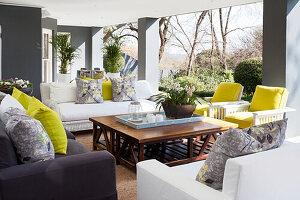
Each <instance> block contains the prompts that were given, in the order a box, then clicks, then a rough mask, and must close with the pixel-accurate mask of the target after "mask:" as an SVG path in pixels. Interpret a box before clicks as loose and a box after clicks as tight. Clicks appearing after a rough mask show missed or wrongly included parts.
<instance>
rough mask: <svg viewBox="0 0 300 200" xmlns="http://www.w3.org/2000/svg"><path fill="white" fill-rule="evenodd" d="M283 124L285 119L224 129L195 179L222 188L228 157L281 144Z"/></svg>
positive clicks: (285, 123)
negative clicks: (243, 127) (241, 127)
mask: <svg viewBox="0 0 300 200" xmlns="http://www.w3.org/2000/svg"><path fill="white" fill-rule="evenodd" d="M286 126H287V120H286V119H285V120H280V121H276V122H270V123H267V124H262V125H259V126H254V127H250V128H247V129H243V130H240V129H230V130H228V131H227V132H225V133H224V134H222V135H221V136H219V137H218V138H217V141H216V142H215V143H214V145H213V147H212V150H211V152H210V153H209V154H208V156H207V158H206V161H205V163H204V164H203V166H202V167H201V169H200V171H199V173H198V175H197V177H196V180H197V181H199V182H201V183H203V184H206V185H208V186H210V187H212V188H214V189H217V190H218V189H222V185H223V177H224V171H225V164H226V161H227V160H228V159H229V158H235V157H238V156H243V155H247V154H251V153H255V152H260V151H264V150H268V149H272V148H277V147H279V146H281V144H282V143H283V141H284V138H285V130H286ZM256 139H258V140H256Z"/></svg>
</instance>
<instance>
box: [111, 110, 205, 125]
mask: <svg viewBox="0 0 300 200" xmlns="http://www.w3.org/2000/svg"><path fill="white" fill-rule="evenodd" d="M147 114H149V113H144V114H142V120H143V121H141V122H133V121H130V120H129V117H130V115H121V116H116V119H117V121H118V122H120V123H123V124H125V125H127V126H130V127H132V128H135V129H143V128H151V127H157V126H167V125H172V124H183V123H188V122H197V121H202V120H203V119H204V118H205V117H204V116H202V115H198V114H193V116H192V117H190V118H182V119H169V118H167V117H166V115H165V113H164V112H153V113H151V114H154V115H156V114H161V115H163V121H161V122H154V123H149V122H147V119H146V115H147Z"/></svg>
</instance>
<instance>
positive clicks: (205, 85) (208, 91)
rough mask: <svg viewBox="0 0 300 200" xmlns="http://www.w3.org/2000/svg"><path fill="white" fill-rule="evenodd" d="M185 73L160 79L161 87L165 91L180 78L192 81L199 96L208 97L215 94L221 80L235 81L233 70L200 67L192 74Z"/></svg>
mask: <svg viewBox="0 0 300 200" xmlns="http://www.w3.org/2000/svg"><path fill="white" fill-rule="evenodd" d="M183 74H184V73H182V72H178V73H177V74H174V75H170V76H168V77H165V78H163V79H162V80H161V81H160V84H159V86H160V87H159V89H160V90H161V91H165V90H166V89H167V88H170V86H171V84H172V83H173V80H174V79H178V80H180V81H182V82H184V83H186V84H188V83H191V84H193V85H194V86H195V89H196V91H195V94H196V95H197V96H198V97H207V96H212V95H213V94H214V91H215V89H216V88H217V87H218V85H219V84H220V83H221V82H233V76H232V71H231V70H227V71H225V70H223V69H209V68H198V69H197V70H196V71H194V72H193V74H192V75H191V76H184V75H183Z"/></svg>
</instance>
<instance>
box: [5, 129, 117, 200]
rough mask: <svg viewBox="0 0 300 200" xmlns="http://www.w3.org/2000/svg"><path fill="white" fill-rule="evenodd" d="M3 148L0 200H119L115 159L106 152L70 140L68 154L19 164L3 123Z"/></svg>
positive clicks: (70, 135)
mask: <svg viewBox="0 0 300 200" xmlns="http://www.w3.org/2000/svg"><path fill="white" fill-rule="evenodd" d="M67 135H68V138H72V137H73V136H72V134H71V133H69V132H68V134H67ZM0 147H1V148H0V200H6V199H7V200H8V199H9V200H14V199H30V200H35V199H37V200H40V199H43V200H47V199H49V200H56V199H57V200H60V199H62V200H67V199H72V200H75V199H80V200H84V199H88V200H94V199H95V200H96V199H99V200H100V199H101V200H102V199H103V200H113V199H117V190H116V174H115V158H114V157H113V156H112V155H111V154H110V153H108V152H107V151H98V152H90V151H89V150H88V149H86V148H85V147H84V146H82V145H81V144H80V143H78V142H76V140H74V139H68V149H67V155H56V158H55V159H54V160H49V161H44V162H36V163H31V164H18V161H17V158H16V155H15V153H14V149H13V146H12V144H11V142H10V140H9V137H8V136H7V135H6V133H5V130H4V127H3V125H2V124H1V125H0Z"/></svg>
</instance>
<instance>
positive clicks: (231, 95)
mask: <svg viewBox="0 0 300 200" xmlns="http://www.w3.org/2000/svg"><path fill="white" fill-rule="evenodd" d="M242 88H243V86H242V85H241V84H239V83H220V85H219V86H218V87H217V89H216V91H215V93H214V96H213V98H212V99H211V102H228V101H238V100H239V99H238V98H239V95H240V93H241V90H242Z"/></svg>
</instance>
